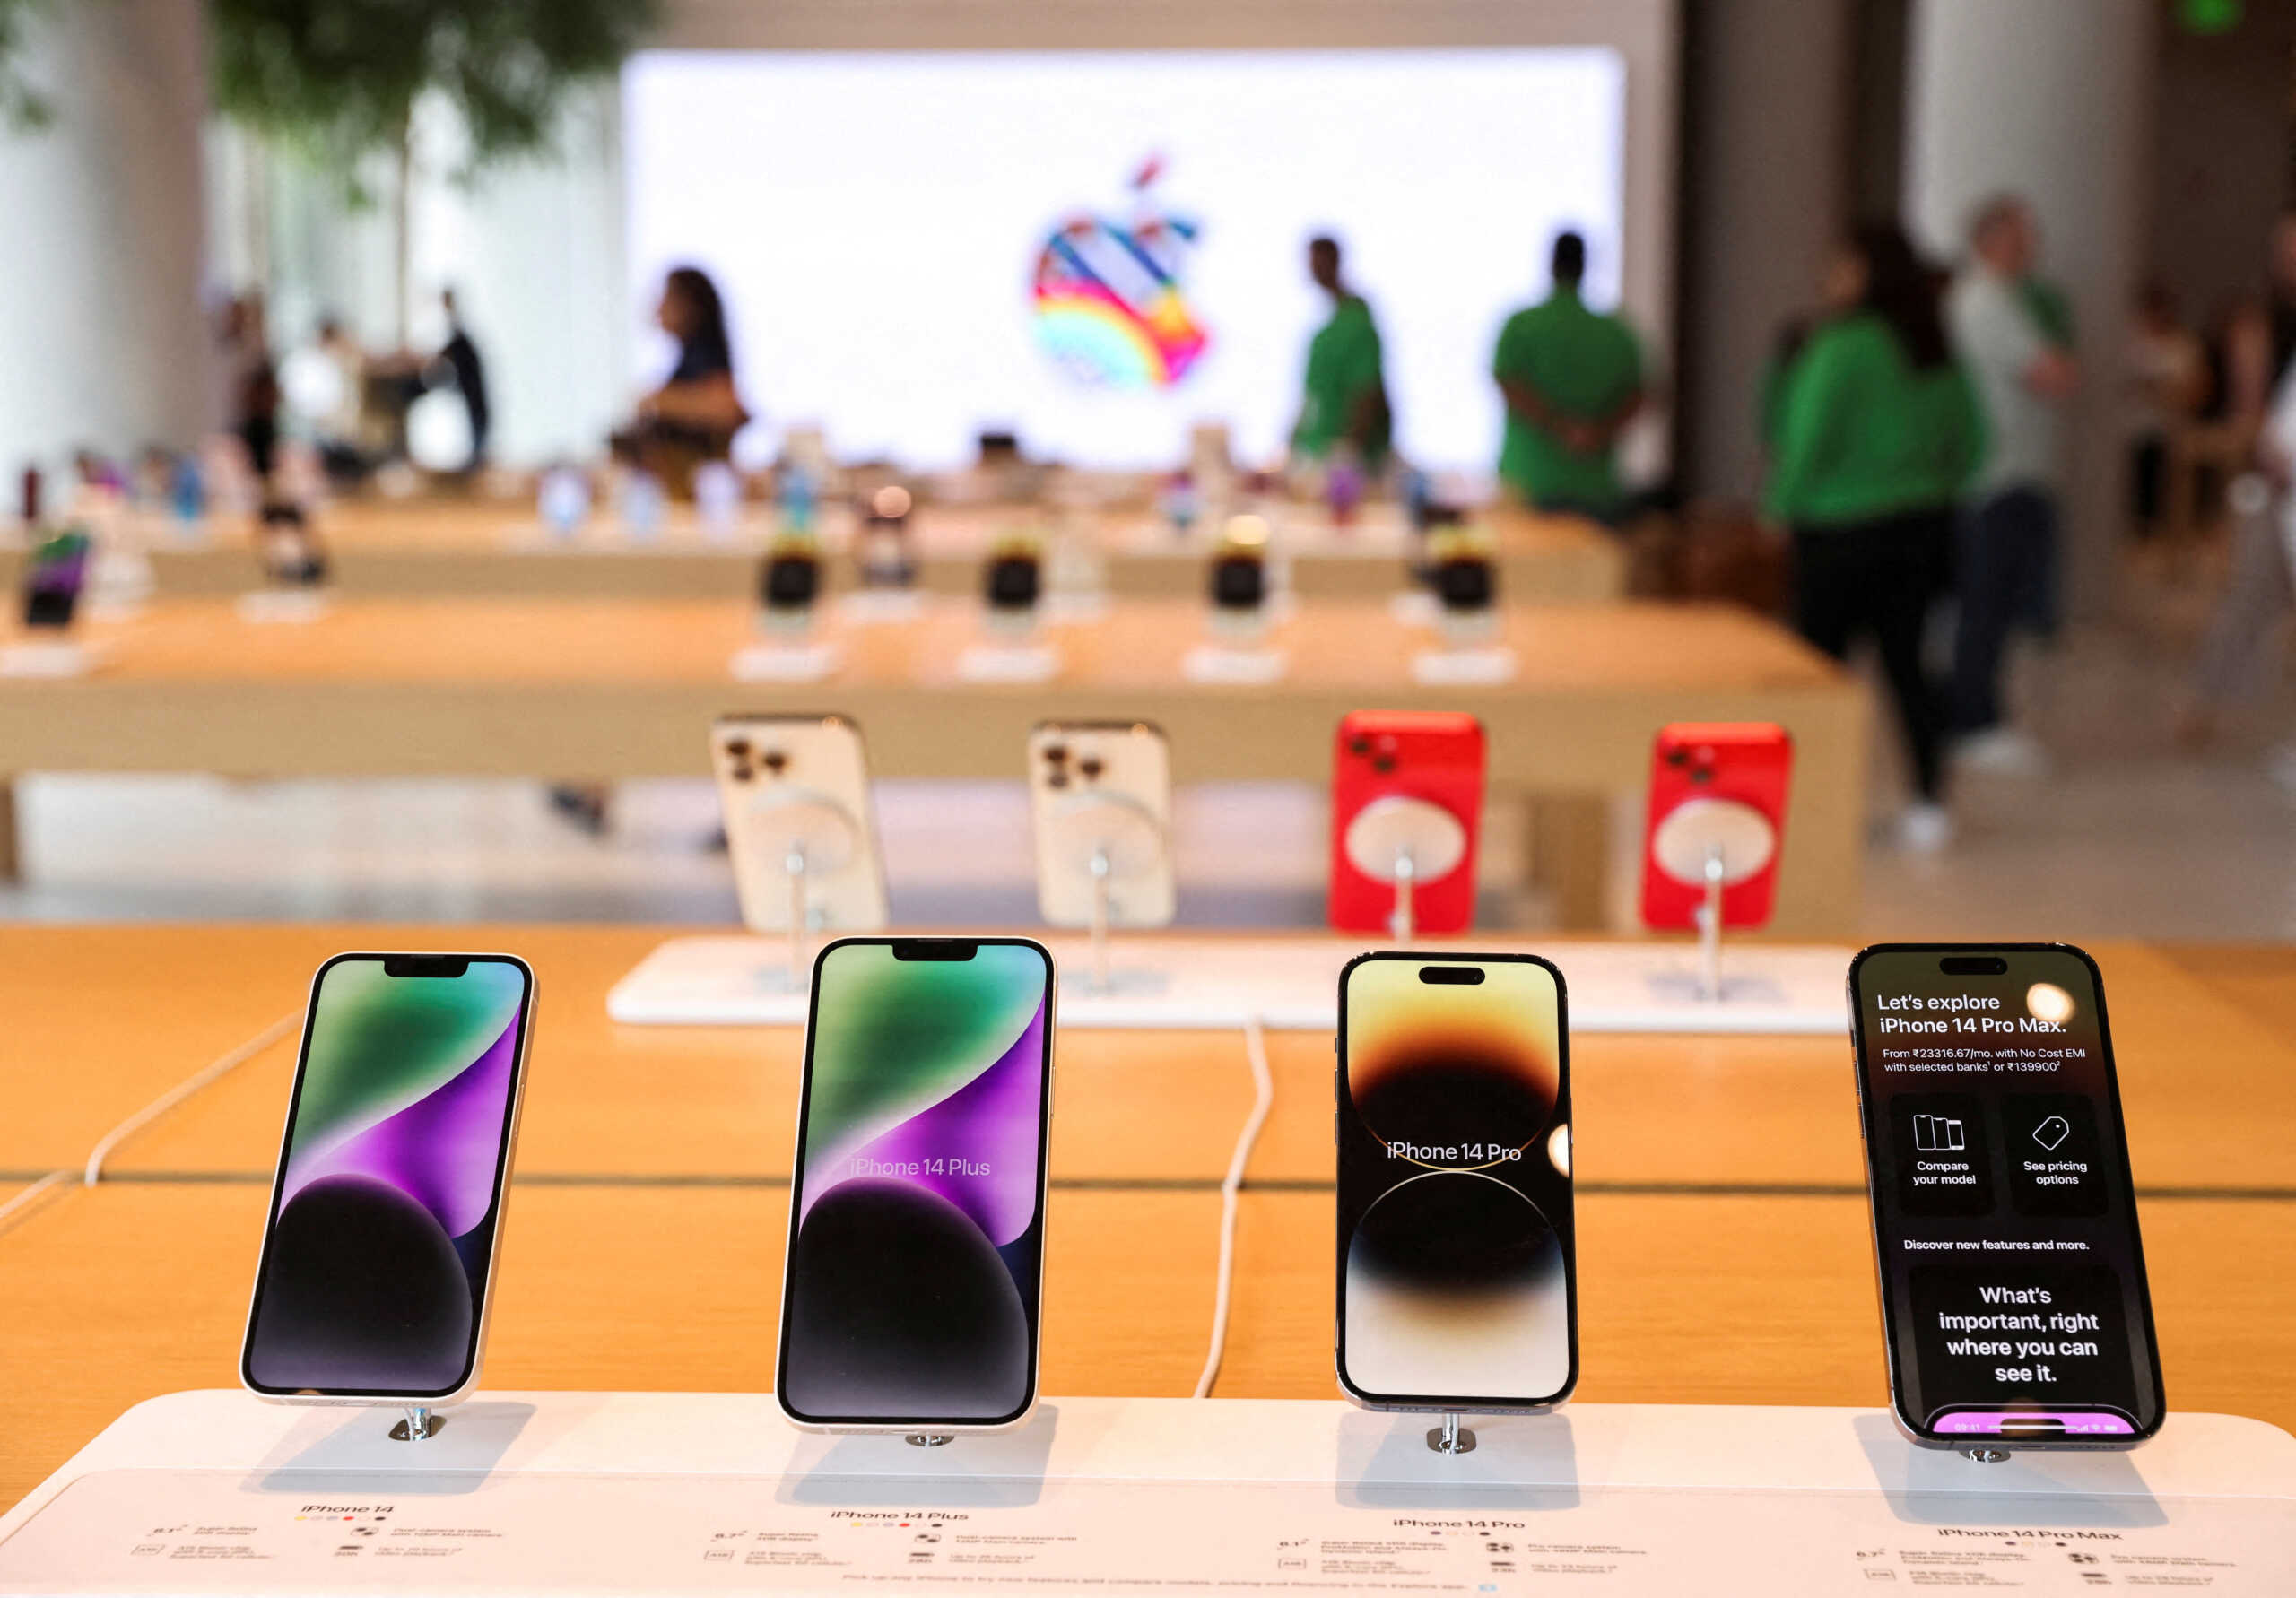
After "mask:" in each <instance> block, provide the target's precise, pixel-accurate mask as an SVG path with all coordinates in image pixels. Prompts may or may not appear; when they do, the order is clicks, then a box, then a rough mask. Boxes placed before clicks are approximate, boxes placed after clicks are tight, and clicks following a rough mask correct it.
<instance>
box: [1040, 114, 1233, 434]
mask: <svg viewBox="0 0 2296 1598" xmlns="http://www.w3.org/2000/svg"><path fill="white" fill-rule="evenodd" d="M1162 173H1163V160H1162V158H1161V157H1160V156H1151V157H1150V158H1149V159H1148V161H1146V162H1144V164H1143V165H1142V166H1141V168H1140V169H1139V171H1137V172H1136V173H1135V174H1134V175H1133V178H1132V195H1133V201H1132V215H1131V217H1130V218H1129V219H1128V220H1126V221H1117V220H1116V219H1114V218H1112V217H1109V216H1104V215H1101V214H1100V213H1096V212H1091V211H1079V212H1076V213H1073V214H1071V215H1070V216H1068V217H1067V218H1065V220H1064V221H1061V222H1060V223H1059V225H1058V226H1057V227H1055V228H1054V229H1053V230H1052V232H1051V233H1050V234H1049V235H1048V237H1047V238H1046V239H1045V240H1044V243H1043V244H1042V246H1040V247H1039V249H1038V252H1037V262H1036V272H1035V275H1034V279H1033V281H1032V282H1031V301H1032V305H1033V313H1034V321H1035V324H1036V331H1037V342H1038V343H1039V344H1040V345H1042V346H1043V348H1044V350H1045V352H1046V353H1048V354H1049V355H1050V356H1051V357H1052V358H1053V360H1055V361H1056V362H1057V363H1058V364H1059V366H1060V368H1061V369H1063V370H1064V371H1066V372H1068V373H1070V374H1071V375H1073V376H1074V377H1075V378H1078V379H1080V380H1081V381H1083V382H1085V383H1089V384H1091V385H1093V386H1097V387H1105V388H1170V387H1171V386H1173V385H1175V384H1177V383H1178V382H1179V381H1180V379H1181V378H1185V377H1186V376H1187V373H1188V369H1189V368H1191V367H1193V366H1194V365H1195V364H1196V360H1197V359H1198V358H1199V357H1201V356H1202V355H1203V353H1204V352H1205V349H1206V348H1207V347H1209V345H1210V343H1211V335H1210V334H1208V333H1207V332H1206V331H1205V328H1204V327H1203V326H1202V325H1201V324H1199V323H1198V322H1197V320H1196V314H1195V312H1194V311H1193V310H1191V309H1190V308H1189V306H1188V303H1187V294H1186V292H1185V285H1184V283H1183V281H1182V280H1183V278H1184V276H1185V274H1186V271H1187V260H1188V256H1189V254H1190V253H1191V252H1192V251H1193V250H1194V249H1195V248H1196V231H1197V230H1196V222H1195V221H1194V220H1193V219H1191V218H1188V217H1184V216H1178V215H1174V214H1171V213H1168V212H1165V211H1163V210H1161V208H1160V207H1159V206H1158V204H1157V203H1156V202H1155V200H1154V199H1153V198H1152V189H1153V187H1154V185H1155V182H1156V179H1157V178H1159V177H1161V176H1162Z"/></svg>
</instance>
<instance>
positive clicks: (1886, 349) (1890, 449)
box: [1762, 222, 1985, 851]
mask: <svg viewBox="0 0 2296 1598" xmlns="http://www.w3.org/2000/svg"><path fill="white" fill-rule="evenodd" d="M1842 260H1843V264H1844V265H1845V267H1846V268H1847V274H1848V277H1849V279H1850V281H1851V282H1852V284H1853V285H1854V288H1855V293H1854V294H1851V295H1848V296H1846V299H1847V300H1848V303H1847V305H1846V307H1845V308H1843V309H1841V310H1839V311H1837V312H1836V313H1835V314H1833V315H1832V316H1831V317H1828V318H1827V319H1826V320H1825V321H1823V322H1822V323H1821V324H1819V325H1818V326H1817V327H1816V328H1815V329H1814V330H1813V332H1812V333H1811V334H1810V336H1809V337H1808V339H1807V340H1805V342H1804V343H1803V344H1802V347H1801V349H1800V351H1799V352H1797V353H1796V355H1795V357H1794V360H1793V364H1792V365H1791V366H1790V367H1789V368H1788V369H1787V372H1786V374H1785V377H1784V378H1783V380H1782V392H1780V393H1779V395H1778V397H1777V400H1776V403H1775V409H1774V412H1773V414H1774V416H1775V421H1774V428H1775V432H1774V434H1773V437H1772V439H1771V448H1770V475H1769V480H1768V482H1766V483H1765V484H1764V485H1763V493H1762V508H1763V509H1764V511H1765V512H1766V513H1767V515H1768V516H1769V517H1770V518H1771V519H1772V520H1774V521H1777V522H1781V523H1783V524H1785V525H1786V526H1787V529H1788V530H1789V531H1790V532H1791V534H1792V536H1793V548H1794V621H1795V625H1796V627H1797V628H1798V629H1799V630H1800V631H1801V634H1802V636H1803V637H1804V638H1807V639H1808V640H1809V641H1810V642H1811V643H1812V644H1813V645H1815V646H1816V647H1819V648H1820V649H1822V650H1824V651H1825V652H1826V653H1827V654H1828V655H1831V656H1834V657H1835V658H1836V659H1841V658H1843V657H1845V656H1848V653H1849V650H1850V647H1851V646H1852V645H1853V644H1854V643H1855V642H1857V639H1858V638H1861V637H1866V636H1870V637H1871V638H1873V640H1874V648H1875V652H1876V653H1877V654H1879V655H1880V656H1881V659H1882V671H1883V675H1884V676H1885V677H1886V678H1887V679H1888V680H1889V685H1890V694H1891V697H1892V699H1894V700H1895V701H1896V704H1897V712H1898V721H1899V725H1900V729H1901V730H1902V732H1903V733H1904V735H1905V741H1906V752H1907V755H1908V757H1909V760H1908V763H1909V765H1910V766H1911V767H1912V769H1913V779H1914V789H1915V797H1914V802H1913V803H1912V804H1911V805H1910V806H1909V807H1908V809H1907V810H1906V812H1905V813H1904V815H1903V817H1902V818H1901V819H1900V824H1899V836H1900V838H1901V839H1902V840H1903V841H1904V843H1905V844H1906V846H1907V847H1909V848H1913V849H1917V850H1924V851H1926V850H1932V849H1936V848H1939V847H1943V846H1944V844H1945V843H1946V842H1947V841H1948V840H1949V839H1950V838H1951V837H1952V821H1951V820H1950V818H1949V817H1948V816H1947V814H1946V812H1945V810H1944V769H1943V766H1942V763H1941V761H1940V758H1939V753H1940V743H1941V740H1942V737H1943V734H1944V706H1943V704H1942V703H1941V701H1940V697H1939V695H1938V692H1937V690H1936V688H1935V685H1934V684H1932V683H1931V682H1930V681H1929V678H1928V674H1927V673H1926V670H1925V668H1924V667H1923V664H1922V658H1921V639H1922V633H1923V631H1924V630H1925V628H1926V624H1927V621H1928V617H1929V612H1930V609H1931V607H1932V605H1934V604H1935V602H1936V600H1937V596H1938V595H1939V594H1940V592H1941V591H1942V590H1943V588H1944V583H1945V578H1946V574H1947V572H1948V569H1949V563H1950V560H1951V558H1952V539H1953V512H1954V505H1955V502H1956V501H1957V500H1958V499H1959V498H1960V496H1961V491H1962V490H1963V489H1964V487H1966V485H1967V484H1968V482H1970V478H1971V477H1972V476H1973V475H1974V474H1975V473H1976V471H1977V468H1978V465H1979V462H1980V461H1981V460H1982V459H1983V457H1984V451H1985V423H1984V419H1983V416H1982V414H1981V413H1980V412H1979V408H1978V399H1977V391H1976V389H1975V387H1974V386H1972V385H1971V383H1970V375H1969V373H1968V372H1967V371H1966V370H1965V369H1963V368H1962V366H1961V362H1960V361H1958V360H1955V359H1954V358H1953V352H1952V346H1951V345H1950V344H1949V343H1948V342H1947V340H1946V336H1945V324H1944V314H1943V312H1942V310H1941V308H1940V307H1939V305H1938V297H1937V284H1936V281H1935V276H1934V274H1932V273H1931V271H1930V269H1929V266H1928V264H1927V263H1926V262H1925V261H1924V260H1922V259H1921V257H1920V256H1918V254H1917V253H1916V252H1915V250H1914V248H1913V246H1912V245H1911V244H1910V243H1909V241H1908V240H1907V239H1906V237H1905V234H1904V232H1903V231H1902V230H1900V229H1899V228H1897V227H1896V226H1895V225H1894V224H1892V223H1886V222H1877V223H1869V224H1867V225H1865V226H1863V227H1860V228H1858V229H1857V230H1856V232H1855V234H1854V235H1853V236H1852V238H1851V239H1850V240H1849V241H1848V247H1847V248H1846V249H1845V250H1844V251H1843V256H1842Z"/></svg>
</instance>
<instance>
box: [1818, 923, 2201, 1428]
mask: <svg viewBox="0 0 2296 1598" xmlns="http://www.w3.org/2000/svg"><path fill="white" fill-rule="evenodd" d="M1850 983H1851V996H1852V1000H1853V1003H1855V1004H1856V1006H1857V1046H1858V1047H1857V1053H1858V1072H1859V1085H1860V1100H1861V1103H1862V1104H1863V1107H1864V1115H1865V1153H1866V1161H1867V1165H1868V1168H1869V1170H1870V1171H1871V1174H1872V1181H1871V1187H1872V1192H1873V1203H1874V1236H1875V1240H1876V1243H1877V1245H1878V1246H1879V1249H1880V1255H1881V1275H1882V1298H1883V1313H1884V1316H1885V1318H1886V1321H1887V1331H1888V1335H1889V1338H1890V1342H1891V1348H1892V1360H1891V1364H1892V1371H1893V1379H1894V1382H1895V1388H1896V1391H1895V1394H1894V1396H1895V1399H1896V1402H1897V1405H1898V1410H1899V1413H1900V1416H1901V1417H1902V1418H1903V1419H1904V1420H1905V1421H1906V1423H1907V1424H1908V1425H1909V1426H1910V1427H1912V1428H1913V1429H1914V1430H1915V1431H1917V1432H1918V1433H1919V1434H1920V1435H1922V1436H1924V1437H1930V1438H1933V1439H1935V1440H1937V1441H1944V1442H1950V1441H1953V1440H1956V1439H1961V1438H1972V1437H1973V1438H1978V1439H1980V1440H1983V1439H1988V1438H2004V1437H2008V1438H2021V1439H2026V1440H2042V1441H2045V1440H2048V1439H2050V1438H2072V1439H2087V1440H2103V1439H2109V1438H2111V1437H2145V1436H2150V1435H2151V1434H2152V1430H2153V1429H2154V1428H2156V1427H2157V1426H2158V1425H2159V1424H2160V1421H2161V1378H2160V1371H2159V1367H2158V1364H2157V1362H2156V1359H2155V1356H2154V1352H2153V1346H2152V1307H2151V1300H2150V1297H2149V1295H2148V1293H2147V1290H2146V1286H2145V1281H2144V1254H2143V1251H2142V1249H2141V1247H2140V1246H2139V1243H2138V1238H2137V1229H2136V1203H2135V1190H2134V1186H2133V1185H2132V1183H2131V1181H2130V1178H2129V1171H2128V1155H2127V1149H2126V1142H2125V1140H2124V1138H2123V1134H2122V1127H2121V1119H2120V1098H2119V1092H2118V1088H2117V1087H2116V1085H2115V1081H2114V1077H2113V1069H2112V1052H2111V1044H2110V1042H2109V1038H2108V1037H2107V1034H2106V1030H2105V1016H2104V1009H2103V1004H2102V994H2101V992H2100V988H2099V986H2098V983H2097V979H2096V975H2095V972H2094V969H2093V968H2092V967H2091V965H2090V964H2089V962H2088V960H2086V959H2084V958H2083V956H2082V955H2080V954H2079V953H2077V952H2076V951H2072V950H2069V949H2054V948H2024V949H1950V948H1949V949H1940V948H1922V949H1883V950H1876V951H1869V952H1868V953H1866V954H1865V955H1863V956H1861V957H1860V958H1859V960H1858V961H1857V964H1856V966H1855V967H1853V968H1852V970H1851V977H1850Z"/></svg>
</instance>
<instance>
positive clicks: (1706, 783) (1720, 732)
mask: <svg viewBox="0 0 2296 1598" xmlns="http://www.w3.org/2000/svg"><path fill="white" fill-rule="evenodd" d="M1793 768H1794V741H1793V739H1792V738H1791V737H1790V736H1789V735H1788V734H1787V731H1786V729H1785V728H1784V727H1781V726H1779V725H1776V724H1774V723H1771V722H1689V721H1685V722H1674V723H1671V724H1669V725H1666V726H1663V727H1661V728H1659V729H1658V736H1657V740H1656V742H1655V743H1653V744H1652V746H1651V751H1650V799H1649V805H1648V812H1647V814H1646V819H1645V821H1644V825H1643V833H1642V922H1643V925H1646V926H1648V927H1650V928H1651V929H1652V930H1653V931H1666V930H1669V929H1676V928H1682V929H1691V930H1695V931H1696V932H1697V933H1698V934H1699V941H1700V981H1699V987H1700V997H1701V998H1702V999H1705V1000H1707V1001H1709V1003H1710V1002H1714V1001H1718V1000H1719V999H1720V998H1721V997H1722V996H1723V995H1722V971H1721V961H1722V934H1723V932H1724V930H1725V929H1726V928H1729V927H1758V926H1763V925H1768V923H1769V921H1770V911H1771V909H1772V908H1773V907H1774V906H1775V904H1776V902H1777V898H1778V855H1779V847H1780V845H1781V843H1782V842H1783V840H1784V838H1785V835H1786V800H1787V785H1788V783H1789V781H1790V780H1791V777H1792V775H1793Z"/></svg>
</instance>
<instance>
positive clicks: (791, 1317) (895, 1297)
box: [778, 938, 1052, 1426]
mask: <svg viewBox="0 0 2296 1598" xmlns="http://www.w3.org/2000/svg"><path fill="white" fill-rule="evenodd" d="M1051 1000H1052V961H1051V958H1050V957H1049V956H1048V955H1047V954H1046V953H1045V951H1043V950H1042V949H1040V948H1039V947H1038V946H1037V945H1036V944H1034V943H1031V942H1025V941H1022V940H1007V941H995V940H988V939H982V940H978V941H975V940H970V939H946V938H900V939H874V940H872V939H854V940H849V941H847V942H839V943H833V944H831V946H830V947H829V948H828V949H827V950H826V951H823V952H822V957H821V960H820V962H819V963H818V965H817V966H816V968H815V970H814V975H813V1014H812V1020H811V1025H810V1026H809V1028H808V1029H807V1033H806V1040H805V1080H804V1105H803V1107H802V1108H801V1109H800V1111H799V1121H798V1133H797V1174H796V1184H795V1189H796V1190H795V1192H794V1193H793V1194H792V1195H791V1201H790V1205H791V1219H790V1230H789V1263H788V1271H787V1277H786V1278H785V1281H784V1284H783V1290H782V1299H781V1358H780V1370H779V1376H778V1393H779V1396H780V1401H781V1404H782V1407H783V1408H784V1409H785V1410H786V1411H787V1412H788V1413H789V1415H790V1416H791V1417H792V1418H793V1419H795V1420H799V1421H801V1422H804V1423H807V1424H813V1425H838V1424H848V1425H882V1424H904V1425H905V1424H909V1423H928V1422H936V1421H937V1422H943V1423H946V1424H950V1425H971V1426H994V1425H999V1424H1002V1423H1005V1422H1007V1421H1011V1420H1017V1419H1018V1418H1019V1417H1020V1416H1022V1414H1024V1413H1026V1412H1027V1411H1028V1408H1029V1405H1030V1403H1031V1402H1032V1401H1033V1398H1034V1396H1035V1392H1036V1368H1037V1304H1038V1292H1039V1282H1040V1280H1041V1278H1042V1274H1043V1268H1042V1263H1043V1255H1044V1142H1045V1140H1044V1133H1045V1116H1046V1109H1047V1095H1046V1090H1047V1087H1048V1081H1049V1076H1050V1071H1051V1065H1052V1052H1051V1037H1050V1028H1051Z"/></svg>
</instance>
